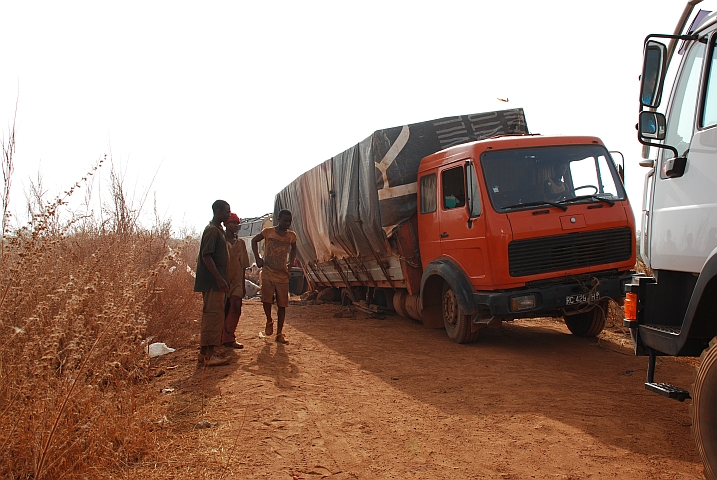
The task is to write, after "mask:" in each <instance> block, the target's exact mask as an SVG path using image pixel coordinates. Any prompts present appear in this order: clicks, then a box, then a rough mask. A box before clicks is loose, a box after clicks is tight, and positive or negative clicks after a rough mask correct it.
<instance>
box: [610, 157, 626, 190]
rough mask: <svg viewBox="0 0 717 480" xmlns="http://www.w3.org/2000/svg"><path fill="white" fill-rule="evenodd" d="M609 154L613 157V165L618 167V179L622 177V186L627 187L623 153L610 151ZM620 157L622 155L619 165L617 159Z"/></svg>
mask: <svg viewBox="0 0 717 480" xmlns="http://www.w3.org/2000/svg"><path fill="white" fill-rule="evenodd" d="M608 153H609V154H610V156H611V157H612V163H614V164H615V167H617V175H618V177H620V180H622V184H623V185H625V155H623V154H622V152H619V151H617V150H610V151H609V152H608ZM618 155H620V163H617V162H616V161H615V158H616V157H617V156H618Z"/></svg>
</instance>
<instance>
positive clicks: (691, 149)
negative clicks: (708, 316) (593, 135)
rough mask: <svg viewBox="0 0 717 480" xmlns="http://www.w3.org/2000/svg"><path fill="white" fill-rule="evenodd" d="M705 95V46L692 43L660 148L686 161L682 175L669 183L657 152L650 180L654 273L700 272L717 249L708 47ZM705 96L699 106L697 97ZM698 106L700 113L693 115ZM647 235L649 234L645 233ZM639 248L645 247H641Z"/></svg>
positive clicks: (716, 95) (715, 105)
mask: <svg viewBox="0 0 717 480" xmlns="http://www.w3.org/2000/svg"><path fill="white" fill-rule="evenodd" d="M709 45H710V47H709V48H710V50H709V54H710V55H711V57H712V58H711V60H710V62H707V63H708V67H709V68H707V70H706V75H707V76H706V77H705V81H704V84H705V85H704V87H705V88H706V91H705V90H704V89H701V88H699V87H700V76H701V74H702V73H703V58H704V56H705V45H704V44H703V43H700V42H694V43H693V44H692V45H691V48H690V49H689V51H688V52H687V54H686V57H685V58H684V59H683V61H682V65H681V66H680V70H679V72H678V77H677V81H676V82H675V86H674V88H673V93H672V99H671V101H670V105H669V110H668V117H667V118H668V120H667V134H666V138H665V144H666V145H671V146H673V147H675V148H676V149H677V151H678V153H679V155H680V156H687V166H686V168H685V173H684V174H683V175H682V176H680V177H673V178H669V177H668V176H667V175H666V174H665V167H664V165H665V161H666V160H669V159H670V158H672V157H673V153H672V152H671V151H669V150H666V149H665V150H662V151H661V156H660V164H659V165H658V168H657V169H656V170H657V171H656V172H655V174H654V177H653V181H654V184H653V189H652V209H651V211H650V213H649V215H650V216H651V217H652V218H649V217H648V218H647V220H648V221H647V229H648V235H649V237H648V238H649V239H650V245H649V247H648V248H649V255H650V264H651V267H652V268H654V269H665V270H676V271H683V272H699V271H700V270H701V269H702V266H703V265H704V262H705V259H706V258H707V255H708V254H709V253H710V251H711V250H712V249H713V248H714V247H715V244H716V243H717V242H716V241H715V240H717V209H716V207H715V203H714V195H715V193H714V188H715V187H714V186H715V185H716V184H717V68H715V62H717V55H715V48H714V45H715V40H714V36H713V37H712V39H711V41H710V44H709ZM700 91H705V95H706V96H705V99H704V101H700V98H699V92H700ZM698 105H701V107H702V108H701V109H698ZM650 230H651V232H650ZM643 245H644V244H643Z"/></svg>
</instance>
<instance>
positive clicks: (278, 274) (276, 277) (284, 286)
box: [251, 210, 296, 344]
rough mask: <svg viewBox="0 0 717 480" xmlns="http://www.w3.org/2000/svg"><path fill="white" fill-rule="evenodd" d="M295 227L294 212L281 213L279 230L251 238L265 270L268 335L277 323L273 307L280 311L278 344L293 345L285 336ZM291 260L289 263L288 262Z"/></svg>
mask: <svg viewBox="0 0 717 480" xmlns="http://www.w3.org/2000/svg"><path fill="white" fill-rule="evenodd" d="M290 226H291V212H290V211H288V210H282V211H280V212H279V220H278V224H277V226H276V227H268V228H265V229H264V230H262V231H261V233H259V234H258V235H257V236H255V237H254V238H252V239H251V249H252V251H253V252H254V258H256V265H257V266H258V267H262V270H261V301H262V303H263V305H264V314H266V329H265V333H266V335H267V336H268V335H271V334H272V333H274V322H273V320H272V319H271V304H272V303H274V294H276V306H277V309H278V313H277V318H278V325H277V328H276V341H277V342H279V343H284V344H286V343H289V342H288V340H287V339H286V336H285V335H284V334H283V333H282V330H283V328H284V317H285V316H286V307H287V306H288V305H289V269H290V268H291V265H292V264H293V263H294V259H295V258H296V233H294V232H293V231H291V230H289V227H290ZM262 240H264V258H261V257H260V256H259V242H261V241H262ZM287 257H288V261H287Z"/></svg>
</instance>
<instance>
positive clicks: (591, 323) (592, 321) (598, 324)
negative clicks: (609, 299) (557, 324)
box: [563, 303, 608, 337]
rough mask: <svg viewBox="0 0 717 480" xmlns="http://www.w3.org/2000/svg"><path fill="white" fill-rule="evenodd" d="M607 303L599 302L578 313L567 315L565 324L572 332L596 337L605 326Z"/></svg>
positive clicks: (582, 335) (580, 335) (579, 335)
mask: <svg viewBox="0 0 717 480" xmlns="http://www.w3.org/2000/svg"><path fill="white" fill-rule="evenodd" d="M607 306H608V305H607V303H599V304H597V305H595V308H593V309H592V310H590V311H589V312H585V313H578V314H577V315H565V316H564V317H563V319H564V320H565V325H566V326H567V327H568V330H570V333H572V334H573V335H577V336H578V337H595V336H597V335H598V334H599V333H600V332H602V329H603V328H605V321H606V319H605V311H606V310H607Z"/></svg>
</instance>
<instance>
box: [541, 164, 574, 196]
mask: <svg viewBox="0 0 717 480" xmlns="http://www.w3.org/2000/svg"><path fill="white" fill-rule="evenodd" d="M567 171H568V164H567V163H565V162H561V163H558V164H557V165H556V166H555V173H554V174H553V176H552V177H551V178H548V179H547V180H546V181H545V184H544V186H543V191H544V194H545V199H546V200H547V201H554V200H559V199H560V198H563V197H566V196H567V195H568V193H569V189H568V186H567V185H566V183H565V174H566V172H567Z"/></svg>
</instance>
